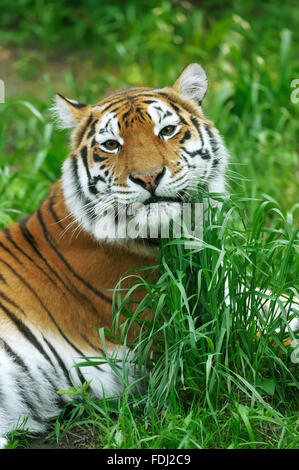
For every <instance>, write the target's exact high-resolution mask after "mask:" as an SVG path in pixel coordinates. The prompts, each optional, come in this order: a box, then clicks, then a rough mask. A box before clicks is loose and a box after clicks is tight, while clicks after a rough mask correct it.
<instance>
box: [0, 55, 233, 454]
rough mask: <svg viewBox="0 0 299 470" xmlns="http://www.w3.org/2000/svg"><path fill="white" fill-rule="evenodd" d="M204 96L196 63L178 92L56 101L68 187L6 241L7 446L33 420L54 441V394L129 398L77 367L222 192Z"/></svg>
mask: <svg viewBox="0 0 299 470" xmlns="http://www.w3.org/2000/svg"><path fill="white" fill-rule="evenodd" d="M207 86H208V82H207V77H206V73H205V71H204V70H203V68H202V67H201V66H200V65H199V64H195V63H194V64H190V65H189V66H187V67H186V68H185V69H184V70H183V71H182V73H181V74H180V76H179V77H178V78H177V80H176V81H175V83H174V84H173V86H171V87H165V88H159V89H152V88H129V89H126V90H123V91H119V92H116V93H114V94H113V95H112V96H110V97H108V98H105V99H103V100H102V101H99V102H98V103H96V104H93V105H86V104H82V103H79V102H77V101H74V100H70V99H66V98H64V97H62V96H61V95H56V97H55V102H54V105H53V108H52V110H53V112H54V115H55V116H56V118H57V121H58V124H59V127H61V128H68V129H72V133H71V151H70V154H69V156H68V158H67V159H66V161H65V162H64V164H63V169H62V176H61V178H60V179H59V180H58V181H57V182H56V183H54V184H53V186H52V188H51V190H50V193H49V195H48V197H47V198H46V199H45V200H44V201H43V202H42V204H41V205H40V207H39V208H38V209H37V210H36V211H35V212H34V213H33V214H31V215H29V216H28V217H27V218H25V219H23V220H21V221H19V222H16V223H15V224H13V225H12V226H10V227H8V228H5V229H4V230H2V231H1V232H0V447H4V446H5V443H6V439H5V434H6V433H7V432H9V431H10V430H12V429H14V428H15V427H16V426H17V424H18V422H21V421H22V419H23V418H24V417H27V419H28V420H27V423H26V427H27V428H28V429H29V431H30V432H31V433H41V432H43V431H45V430H46V429H47V426H48V422H49V420H51V419H52V418H53V417H55V416H57V415H58V414H59V412H60V411H61V409H62V408H63V407H64V406H65V403H66V402H67V400H68V399H69V398H68V395H58V394H57V393H56V392H57V390H62V389H68V388H70V387H71V386H81V385H82V384H83V383H85V382H86V381H90V391H91V393H92V394H93V395H94V396H96V397H101V396H103V394H105V396H114V395H119V394H121V393H122V391H123V384H122V382H121V381H120V380H119V378H118V375H117V374H116V373H115V372H114V371H113V369H112V368H111V367H110V366H109V364H108V363H106V364H101V365H98V364H95V365H94V366H92V367H90V366H89V367H80V368H73V366H74V365H75V364H76V363H78V362H80V361H81V360H82V358H85V357H88V358H90V357H95V356H101V355H105V354H104V352H103V351H102V350H101V348H102V346H103V345H101V344H99V335H98V332H97V331H96V328H101V327H106V328H107V329H109V328H111V323H112V296H113V292H112V291H113V288H114V287H115V286H116V285H117V283H118V281H119V280H120V279H121V278H122V276H123V275H124V274H125V273H126V272H127V271H128V270H134V269H139V268H142V267H146V266H152V265H154V264H155V263H156V259H157V252H158V246H159V239H160V238H161V233H162V232H163V229H164V228H165V227H164V225H165V224H166V225H167V224H168V223H169V222H170V221H171V220H175V219H176V218H177V217H179V213H180V209H181V206H182V204H183V203H184V202H185V201H188V197H189V196H190V194H192V192H193V191H194V190H197V188H198V185H201V187H202V188H206V189H207V190H208V191H209V192H210V193H223V192H225V182H224V176H225V169H226V165H227V160H228V152H227V150H226V148H225V146H224V143H223V141H222V138H221V137H220V135H219V133H218V131H217V130H216V129H215V127H214V126H213V124H212V123H211V122H210V121H209V120H208V119H207V118H206V117H205V116H204V113H203V110H202V107H201V103H202V101H203V99H204V96H205V94H206V91H207ZM152 206H153V212H152V211H151V209H152ZM134 208H135V210H134ZM145 226H147V227H146V230H145ZM148 226H149V227H150V230H152V233H155V236H152V237H151V236H148ZM128 228H130V230H131V232H130V234H129V235H128V233H127V229H128ZM132 233H133V235H132ZM139 274H140V271H139ZM142 295H143V293H142V292H136V293H135V297H134V300H136V301H137V302H138V300H141V299H142ZM93 327H96V328H93ZM135 334H136V333H135ZM129 339H130V338H129ZM106 348H107V350H106V351H107V354H108V355H110V356H111V357H116V358H120V359H122V358H123V357H124V354H128V353H127V351H126V350H125V348H123V349H122V348H121V347H120V346H116V345H115V344H114V343H113V342H112V341H108V340H106ZM127 360H128V361H129V358H128V359H127ZM120 364H121V361H120ZM117 367H119V368H120V369H121V365H118V366H117ZM134 380H136V372H135V370H134V367H133V365H132V367H131V366H130V367H129V377H128V381H129V382H131V383H132V381H134Z"/></svg>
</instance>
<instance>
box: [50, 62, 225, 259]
mask: <svg viewBox="0 0 299 470" xmlns="http://www.w3.org/2000/svg"><path fill="white" fill-rule="evenodd" d="M207 87H208V82H207V77H206V73H205V71H204V69H203V68H202V67H201V66H200V65H199V64H196V63H194V64H190V65H189V66H187V67H186V68H185V69H184V70H183V72H182V73H181V74H180V76H179V77H178V78H177V80H176V81H175V83H174V85H173V86H172V87H165V88H159V89H152V88H129V89H125V90H122V91H119V92H116V93H115V94H113V95H112V96H109V97H108V98H105V99H103V100H102V101H100V102H98V103H96V104H94V105H85V104H81V103H78V102H77V101H73V100H70V99H66V98H64V97H62V96H61V95H56V97H55V105H54V108H53V109H54V112H55V114H56V116H57V118H58V122H59V124H60V127H62V128H72V129H73V131H72V147H73V148H72V152H71V154H70V155H69V157H68V158H67V160H66V161H65V163H64V165H63V175H62V186H63V192H64V197H65V201H66V205H67V208H68V210H69V211H70V213H71V214H72V215H73V217H74V218H75V220H76V221H77V222H78V224H79V225H81V226H82V227H83V228H84V229H86V230H87V231H88V232H89V233H90V234H91V235H92V236H93V237H95V238H96V239H97V240H99V241H102V240H103V239H104V240H106V241H108V242H109V241H110V242H111V241H113V242H117V243H122V244H125V245H127V246H128V247H131V248H132V249H134V248H136V247H137V246H138V247H140V246H141V245H142V246H143V248H144V249H145V251H147V250H151V249H152V247H153V246H154V245H157V243H156V242H157V240H159V234H160V232H161V226H163V224H167V223H169V221H170V220H171V219H175V217H176V216H178V214H179V213H180V214H181V212H180V205H181V204H182V203H183V202H184V201H187V200H188V197H189V195H190V194H191V193H192V192H194V191H195V190H198V187H199V186H200V187H201V188H202V189H203V190H204V189H206V190H208V191H209V192H214V193H215V192H217V193H222V192H224V189H225V188H224V171H225V167H226V163H227V156H228V154H227V151H226V149H225V147H224V144H223V142H222V139H221V137H220V135H219V133H218V131H217V130H216V129H215V127H214V126H213V124H212V123H211V122H210V121H209V120H208V119H207V118H206V117H205V116H204V114H203V110H202V107H201V103H202V100H203V98H204V96H205V94H206V90H207ZM153 207H154V210H153ZM145 223H146V226H147V229H146V230H144V227H145ZM128 225H130V227H131V228H132V227H134V229H135V231H134V230H133V232H134V234H135V235H133V236H130V234H129V235H128V233H127V230H126V228H127V227H128ZM149 226H150V227H151V229H153V230H152V233H155V234H156V235H154V236H153V237H152V236H149V233H148V227H149ZM155 237H158V238H155ZM138 249H139V248H138Z"/></svg>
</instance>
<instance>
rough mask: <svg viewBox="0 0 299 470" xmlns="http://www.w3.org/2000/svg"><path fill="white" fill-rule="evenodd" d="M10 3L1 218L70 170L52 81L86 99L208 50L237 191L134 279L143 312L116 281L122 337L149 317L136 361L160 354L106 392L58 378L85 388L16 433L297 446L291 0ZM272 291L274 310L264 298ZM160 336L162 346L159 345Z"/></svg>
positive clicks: (83, 439) (202, 57)
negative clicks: (133, 387) (265, 313)
mask: <svg viewBox="0 0 299 470" xmlns="http://www.w3.org/2000/svg"><path fill="white" fill-rule="evenodd" d="M16 6H17V8H16ZM1 7H2V8H1V19H0V44H1V45H0V79H2V80H3V81H4V84H5V103H3V104H0V228H3V227H5V226H7V225H9V224H10V223H12V222H13V221H15V220H18V219H21V218H22V217H24V216H26V215H27V214H29V213H30V212H32V211H34V210H35V209H36V208H37V207H38V205H39V203H40V202H41V201H42V200H43V198H44V197H45V196H46V194H47V192H48V190H49V186H50V184H51V183H52V182H53V181H55V180H56V179H57V178H58V177H59V176H60V172H61V164H62V162H63V160H64V159H65V158H66V156H67V154H68V151H69V150H68V149H69V136H68V132H67V131H61V130H58V129H57V128H56V127H55V123H54V122H53V120H52V119H51V116H50V114H49V111H48V108H49V106H50V105H51V100H52V98H53V95H54V93H55V92H59V93H61V94H63V95H65V96H67V97H68V98H71V99H77V100H78V101H82V102H87V103H94V102H96V101H98V100H99V99H100V98H101V97H103V96H106V95H107V94H109V93H110V92H112V91H113V90H116V89H119V88H123V87H127V86H142V85H145V86H152V87H162V86H166V85H171V84H172V83H173V82H174V80H175V79H176V77H177V76H178V74H179V73H180V71H181V70H182V69H183V67H184V66H185V65H187V64H189V63H191V62H199V63H201V64H202V65H203V66H204V68H205V69H206V72H207V75H208V79H209V89H208V93H207V96H206V98H205V101H204V103H203V108H204V112H205V114H206V115H207V116H208V117H209V118H210V119H211V120H212V121H214V123H215V125H216V126H217V128H218V129H219V130H220V132H221V134H222V136H223V137H224V140H225V142H226V145H227V147H228V149H229V151H230V154H231V159H230V164H229V167H228V172H227V182H228V189H229V192H230V196H229V197H227V198H225V200H224V204H223V207H222V209H221V212H220V214H216V213H215V211H214V210H213V209H210V218H209V221H212V223H209V224H206V225H205V227H204V244H198V247H195V248H194V249H193V250H186V249H184V246H183V245H182V244H180V243H177V242H174V241H168V242H165V241H164V242H163V244H162V246H161V250H160V254H159V269H160V272H161V276H160V278H159V281H158V282H157V283H156V284H154V285H151V284H146V283H145V282H144V281H143V280H142V278H141V277H140V278H138V279H137V280H136V281H137V284H139V285H140V287H143V288H144V287H145V289H146V291H147V295H146V296H145V298H144V300H143V302H141V303H140V304H139V306H138V308H137V311H136V312H135V314H134V315H132V314H130V308H129V306H130V291H129V292H128V293H127V295H126V297H125V299H123V300H122V301H119V295H118V288H121V285H120V286H118V288H116V290H115V305H114V319H115V325H117V318H118V315H119V313H120V312H121V313H122V314H124V315H125V316H126V318H127V321H126V323H125V325H124V327H123V328H122V330H121V334H122V337H123V340H124V341H126V335H127V331H128V329H129V328H131V327H132V324H134V322H139V323H140V324H141V326H142V328H141V334H140V337H139V339H138V342H136V343H135V344H133V345H131V347H132V348H134V350H135V352H136V357H137V362H138V365H139V366H141V365H142V364H145V363H146V362H147V361H149V360H150V362H151V368H150V372H149V378H148V384H147V388H146V390H143V391H142V392H140V393H139V394H137V395H135V396H132V394H130V388H129V387H127V389H126V392H125V393H124V395H123V396H121V397H119V398H117V399H114V400H108V399H103V400H100V401H94V400H92V399H91V397H90V396H89V394H88V391H87V390H86V387H83V388H82V389H70V390H69V391H60V393H68V394H70V395H71V396H73V397H74V398H75V397H78V396H80V397H81V400H80V401H75V400H74V403H73V404H72V405H71V406H68V407H67V408H66V409H65V411H64V412H63V413H62V415H61V416H60V417H58V418H57V420H56V421H54V422H53V423H52V426H51V428H50V431H49V434H48V435H47V436H44V437H43V438H42V439H41V438H39V439H38V440H37V439H33V438H31V437H30V436H29V435H28V433H27V432H26V423H24V425H23V427H22V426H21V427H20V429H19V430H16V431H14V432H12V433H11V435H10V448H16V447H29V448H30V447H34V446H35V447H37V446H41V447H43V448H46V447H51V448H55V447H57V448H59V447H75V448H78V447H81V448H83V447H84V448H86V447H90V448H97V447H102V448H109V449H111V448H115V449H119V448H123V449H128V448H137V449H145V448H151V449H159V448H166V449H173V448H182V449H189V448H226V449H227V448H230V449H244V448H246V449H247V448H250V449H251V448H253V449H255V448H258V449H259V448H262V449H291V448H296V447H297V448H298V364H297V362H298V361H297V362H296V360H294V355H292V353H293V349H292V348H291V347H290V346H286V344H285V343H284V340H285V339H286V338H287V337H291V339H292V340H293V341H294V340H296V336H295V334H294V333H293V332H291V331H288V328H287V326H286V325H287V323H288V320H289V319H290V318H291V315H292V314H293V311H294V308H295V307H294V305H295V302H294V299H293V297H294V296H296V295H297V296H298V290H299V283H298V278H299V276H298V267H299V257H298V249H299V246H298V222H299V204H298V195H299V193H298V170H299V168H298V138H297V140H296V137H297V136H298V131H299V119H298V117H299V102H298V103H296V100H294V99H292V92H293V88H292V86H291V83H292V81H293V80H295V79H298V78H299V62H298V60H297V59H296V48H297V49H298V28H297V29H296V22H297V21H298V19H299V9H298V6H296V2H288V3H287V4H282V3H281V2H278V1H277V0H271V1H268V2H257V1H251V2H237V1H228V2H226V3H225V5H224V2H217V1H216V0H212V1H203V2H197V1H193V2H189V1H187V0H184V1H170V0H164V1H160V2H159V1H156V0H154V1H150V0H144V1H140V2H135V1H133V0H129V1H126V2H121V1H110V2H101V3H99V2H98V1H96V0H87V1H85V2H83V1H79V2H77V3H76V6H73V7H70V6H69V4H68V3H67V2H56V1H54V0H52V1H48V2H46V1H44V0H35V1H32V0H16V1H15V2H14V4H12V3H11V2H9V1H8V0H2V1H1ZM198 197H199V198H200V197H202V196H201V195H200V194H199V195H198ZM225 284H227V285H228V287H229V295H230V299H231V303H230V305H229V306H228V305H227V303H226V302H225V301H224V288H225ZM241 285H246V291H245V292H243V291H242V290H241ZM267 289H270V290H271V291H272V295H271V296H269V295H268V294H267V293H266V290H267ZM283 294H286V295H288V296H289V301H288V302H287V304H286V306H285V307H284V308H283V307H282V305H281V302H280V300H279V296H280V295H283ZM265 300H271V304H270V314H269V318H268V320H266V321H265V320H263V319H262V318H260V315H259V313H258V312H259V309H261V308H262V306H263V304H264V302H265ZM249 305H250V306H251V308H250V309H249ZM277 305H279V306H280V307H281V308H282V311H283V313H282V315H281V317H280V318H279V319H276V318H275V315H274V312H275V309H276V307H277ZM145 309H149V310H151V311H152V312H153V313H154V320H153V322H152V323H151V324H150V325H149V324H146V323H144V322H143V323H142V322H141V320H140V318H139V313H142V311H144V310H145ZM257 317H258V319H259V321H257ZM278 327H280V332H279V333H278V332H277V328H278ZM257 331H258V332H259V339H258V338H257V335H256V333H257ZM99 339H101V341H105V331H103V330H99ZM152 345H154V346H155V349H156V350H157V351H158V354H157V356H156V357H155V358H154V359H153V358H150V359H149V357H148V355H149V350H150V348H151V346H152ZM111 366H112V367H113V364H111ZM123 380H125V378H124V379H123ZM128 430H130V432H128Z"/></svg>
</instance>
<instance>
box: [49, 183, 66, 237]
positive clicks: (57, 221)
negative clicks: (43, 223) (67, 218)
mask: <svg viewBox="0 0 299 470" xmlns="http://www.w3.org/2000/svg"><path fill="white" fill-rule="evenodd" d="M56 196H57V194H56V191H55V192H54V193H53V194H51V195H50V196H49V200H50V203H49V211H50V212H51V214H52V216H53V219H54V220H55V222H56V224H57V225H58V227H59V228H60V229H61V230H64V229H65V227H64V225H63V224H62V223H61V221H60V219H59V217H58V215H57V214H56V212H55V209H54V207H53V206H54V204H55V199H56Z"/></svg>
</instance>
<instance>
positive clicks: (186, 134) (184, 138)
mask: <svg viewBox="0 0 299 470" xmlns="http://www.w3.org/2000/svg"><path fill="white" fill-rule="evenodd" d="M190 137H191V132H190V131H189V129H187V130H186V132H185V134H184V135H183V137H182V138H181V140H180V141H179V142H180V144H183V143H184V142H185V140H189V139H190Z"/></svg>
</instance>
